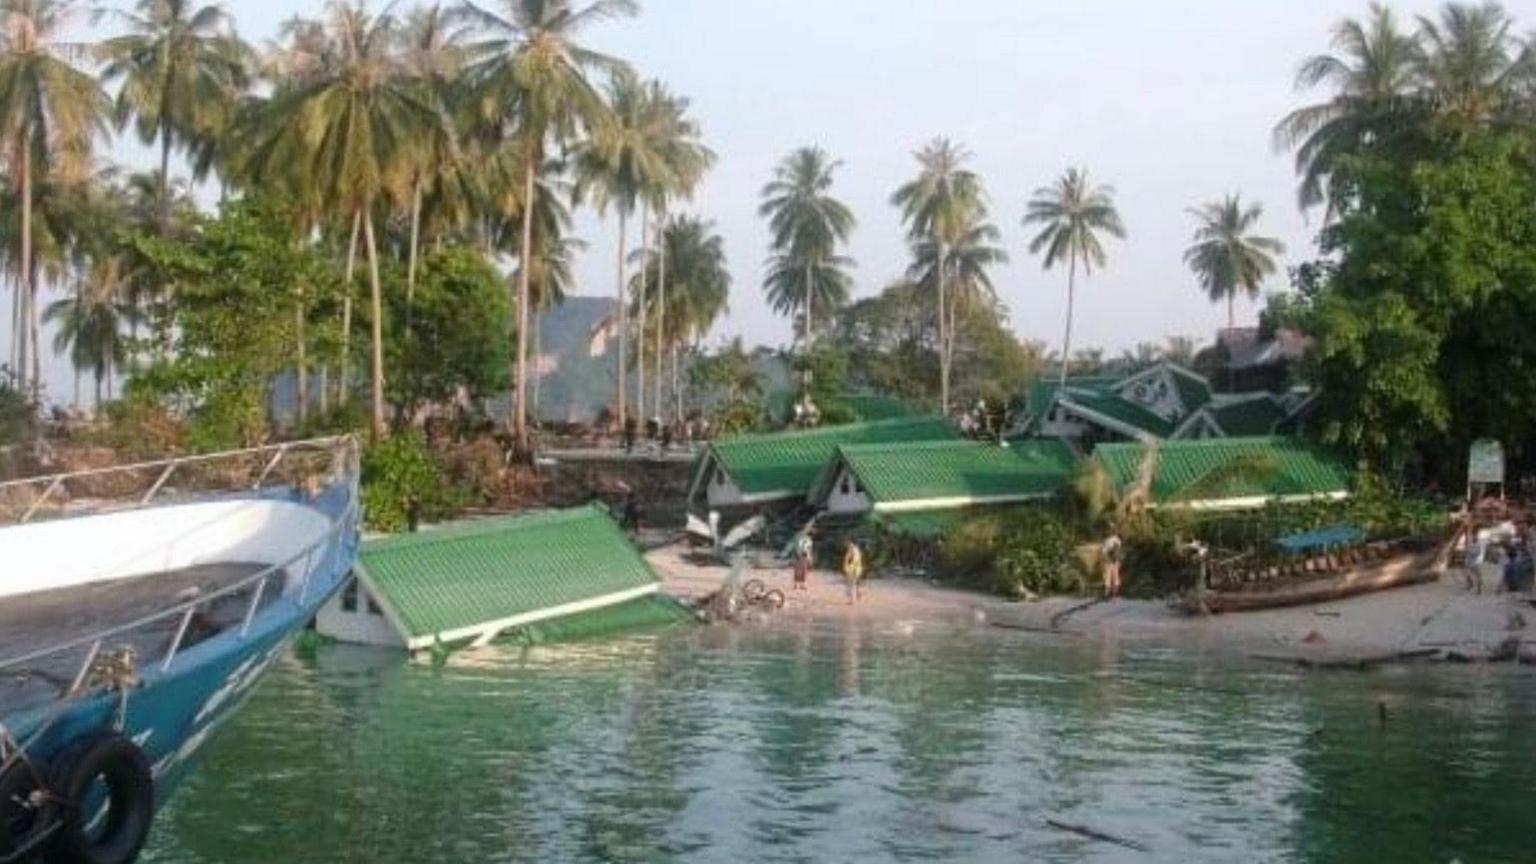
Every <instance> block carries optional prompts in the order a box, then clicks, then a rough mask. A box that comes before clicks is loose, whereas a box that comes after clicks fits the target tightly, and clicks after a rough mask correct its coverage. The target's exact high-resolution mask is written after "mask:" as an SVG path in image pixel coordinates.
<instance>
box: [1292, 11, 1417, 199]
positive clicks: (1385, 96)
mask: <svg viewBox="0 0 1536 864" xmlns="http://www.w3.org/2000/svg"><path fill="white" fill-rule="evenodd" d="M1333 48H1334V52H1335V53H1331V54H1318V55H1316V56H1313V57H1309V58H1308V59H1307V60H1306V61H1305V62H1303V63H1302V64H1301V68H1300V69H1299V70H1298V71H1297V73H1296V87H1297V89H1301V90H1310V89H1312V88H1315V87H1319V86H1328V87H1330V88H1332V90H1333V94H1332V95H1331V96H1330V97H1329V98H1328V99H1327V100H1326V101H1323V102H1320V103H1317V104H1315V105H1308V106H1305V107H1303V108H1298V109H1296V110H1295V111H1292V112H1291V113H1289V114H1287V115H1286V116H1285V117H1284V119H1282V120H1281V121H1280V123H1279V124H1278V125H1277V126H1276V127H1275V132H1274V140H1275V146H1276V148H1277V149H1282V150H1292V149H1294V150H1295V151H1296V172H1297V173H1298V174H1300V175H1301V178H1302V181H1301V189H1300V191H1299V193H1298V198H1299V200H1300V202H1301V206H1302V208H1304V209H1305V208H1307V207H1311V206H1313V205H1315V204H1318V203H1321V202H1322V201H1323V200H1325V199H1326V198H1327V185H1328V180H1329V178H1330V177H1331V176H1332V174H1333V170H1334V167H1335V166H1336V165H1338V163H1339V160H1341V159H1344V158H1347V157H1349V156H1351V155H1355V154H1358V153H1360V152H1361V151H1363V150H1364V149H1365V148H1366V147H1368V146H1369V145H1370V143H1371V142H1372V141H1374V140H1377V139H1379V137H1380V135H1381V134H1382V133H1383V132H1384V131H1386V130H1387V129H1388V128H1389V126H1390V125H1391V124H1393V123H1395V122H1398V121H1399V120H1400V119H1401V118H1403V117H1404V116H1405V115H1408V114H1411V113H1412V112H1414V111H1416V110H1417V107H1418V105H1417V99H1416V97H1415V92H1416V88H1417V76H1418V71H1419V69H1420V68H1421V67H1422V65H1423V51H1422V50H1421V48H1420V45H1419V43H1418V41H1417V40H1416V39H1415V38H1414V37H1413V36H1412V35H1411V34H1409V33H1406V32H1404V31H1403V30H1402V29H1401V27H1399V25H1398V22H1397V18H1396V16H1395V15H1393V14H1392V10H1391V9H1390V8H1388V7H1387V6H1384V5H1382V4H1380V3H1372V4H1371V13H1370V17H1369V18H1368V19H1367V20H1366V21H1364V22H1361V21H1359V20H1356V19H1354V18H1346V19H1344V20H1342V21H1340V22H1339V23H1338V24H1337V25H1335V26H1334V29H1333Z"/></svg>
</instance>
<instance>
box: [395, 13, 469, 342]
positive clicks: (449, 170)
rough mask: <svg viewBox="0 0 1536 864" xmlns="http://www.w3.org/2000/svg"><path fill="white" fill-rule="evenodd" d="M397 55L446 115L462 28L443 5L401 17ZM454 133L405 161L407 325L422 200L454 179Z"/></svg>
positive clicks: (426, 98) (459, 62)
mask: <svg viewBox="0 0 1536 864" xmlns="http://www.w3.org/2000/svg"><path fill="white" fill-rule="evenodd" d="M397 35H398V37H399V39H400V57H401V63H402V64H403V69H404V73H405V75H406V76H407V77H408V78H409V79H410V80H411V81H413V82H415V83H416V85H417V86H418V87H419V88H420V94H419V98H420V99H421V101H423V102H425V103H427V104H433V105H436V106H438V107H439V109H440V110H442V111H443V112H444V114H445V116H446V115H449V114H451V110H450V105H449V103H450V101H451V89H452V84H453V82H454V81H455V80H456V79H457V78H458V76H459V75H460V73H461V72H462V71H463V68H464V62H465V51H464V46H463V42H462V31H460V30H458V29H457V28H455V27H454V25H453V22H452V15H451V14H450V13H449V12H448V10H445V9H444V8H443V7H442V5H440V4H434V5H432V6H424V7H416V8H414V9H412V10H411V11H410V12H409V13H408V14H407V16H406V19H405V23H404V25H403V26H402V27H401V28H400V30H399V32H398V34H397ZM455 141H456V139H455V137H454V136H433V137H429V138H427V139H424V140H423V141H420V142H418V143H419V144H420V145H421V146H419V147H418V148H417V152H416V153H415V154H414V156H415V158H414V159H409V160H407V165H406V171H407V173H408V175H409V179H408V182H409V186H410V196H411V201H410V211H411V212H410V222H411V227H410V240H409V246H410V248H409V251H408V253H407V263H406V271H405V273H406V275H405V308H406V313H407V315H406V317H407V323H408V324H409V318H410V314H409V313H410V308H411V303H412V302H413V300H414V299H415V296H416V269H417V262H418V260H419V258H420V254H421V220H422V207H423V203H424V201H423V199H424V198H425V196H426V193H427V191H428V188H429V187H431V186H433V185H435V184H436V183H437V182H442V181H450V180H451V179H452V178H453V172H454V168H455V163H456V162H457V160H458V153H457V147H455V146H454V145H455Z"/></svg>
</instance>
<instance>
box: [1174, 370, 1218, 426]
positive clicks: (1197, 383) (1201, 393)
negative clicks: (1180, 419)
mask: <svg viewBox="0 0 1536 864" xmlns="http://www.w3.org/2000/svg"><path fill="white" fill-rule="evenodd" d="M1165 368H1166V369H1167V370H1168V375H1169V377H1170V378H1172V379H1173V386H1175V387H1177V388H1179V401H1181V402H1183V403H1184V413H1185V414H1186V415H1189V414H1193V413H1195V412H1196V411H1199V410H1200V409H1201V408H1204V407H1205V405H1206V403H1208V402H1210V401H1211V385H1210V383H1209V382H1207V381H1206V380H1205V378H1203V377H1202V376H1200V375H1197V374H1195V373H1194V372H1191V371H1189V370H1188V369H1185V368H1184V367H1182V366H1179V365H1177V364H1174V363H1168V364H1165Z"/></svg>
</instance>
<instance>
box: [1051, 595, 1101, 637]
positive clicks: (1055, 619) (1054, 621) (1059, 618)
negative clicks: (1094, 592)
mask: <svg viewBox="0 0 1536 864" xmlns="http://www.w3.org/2000/svg"><path fill="white" fill-rule="evenodd" d="M1109 600H1110V598H1109V597H1095V598H1093V599H1092V600H1089V601H1088V602H1086V603H1079V604H1077V605H1076V606H1068V607H1067V608H1066V609H1063V610H1061V611H1060V612H1057V613H1056V614H1055V615H1052V616H1051V629H1052V630H1055V629H1056V628H1057V627H1060V626H1061V622H1063V621H1065V620H1067V619H1068V618H1070V617H1072V616H1073V615H1076V614H1077V613H1079V612H1081V611H1083V610H1084V609H1092V608H1093V607H1095V606H1097V605H1099V604H1100V603H1108V602H1109Z"/></svg>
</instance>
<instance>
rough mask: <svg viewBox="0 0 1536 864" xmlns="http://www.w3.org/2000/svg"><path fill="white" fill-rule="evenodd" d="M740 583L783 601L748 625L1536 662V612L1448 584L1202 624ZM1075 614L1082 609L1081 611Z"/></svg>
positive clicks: (773, 575) (1132, 613)
mask: <svg viewBox="0 0 1536 864" xmlns="http://www.w3.org/2000/svg"><path fill="white" fill-rule="evenodd" d="M647 557H648V559H649V560H650V562H651V564H652V565H653V566H654V567H655V568H656V569H657V571H658V572H660V573H661V574H662V575H663V578H664V585H663V590H665V591H666V592H668V593H669V594H672V595H673V596H676V597H679V598H682V599H685V600H692V599H697V598H700V597H703V596H705V595H707V594H709V593H711V592H713V591H715V590H716V589H718V588H719V587H720V586H721V585H722V584H723V583H724V581H725V579H726V576H727V575H728V570H727V568H726V567H724V566H723V565H714V564H700V563H696V562H695V561H693V560H690V559H689V558H688V557H687V556H685V555H684V550H683V549H682V547H680V546H676V545H673V546H667V547H663V548H661V549H656V550H653V551H652V552H650V553H649V554H648V556H647ZM759 565H760V566H749V567H748V568H747V571H746V572H745V574H744V578H757V579H762V580H763V581H764V582H765V583H767V585H768V586H769V587H770V588H778V589H780V590H782V591H784V593H785V596H786V598H787V602H786V604H785V607H784V609H783V610H781V611H779V612H777V613H775V614H773V615H771V616H769V615H754V616H752V620H753V621H754V622H769V626H771V621H772V620H773V619H775V618H779V619H784V620H786V621H795V620H803V619H807V618H825V619H836V620H844V621H867V622H874V623H879V624H886V625H896V626H900V627H903V628H911V627H915V626H922V625H931V624H942V625H950V626H952V625H955V624H961V625H969V626H977V627H1004V628H1009V629H1015V630H1021V631H1025V632H1031V633H1038V634H1040V635H1041V637H1042V638H1067V639H1117V640H1127V639H1130V640H1142V641H1147V642H1152V643H1162V644H1168V645H1170V646H1173V647H1179V648H1185V649H1189V650H1195V651H1225V652H1231V653H1239V654H1243V655H1246V656H1248V657H1253V658H1261V659H1265V660H1274V661H1279V662H1310V663H1324V664H1326V663H1330V662H1351V661H1357V660H1361V659H1384V658H1387V657H1389V656H1393V655H1396V654H1398V653H1399V652H1407V653H1409V654H1413V653H1425V654H1427V653H1429V652H1430V651H1431V650H1434V651H1435V652H1437V653H1439V654H1444V653H1446V652H1450V653H1453V654H1456V655H1460V656H1461V657H1464V658H1466V659H1469V660H1478V659H1482V658H1485V657H1487V656H1488V655H1489V654H1492V653H1496V652H1498V651H1499V650H1500V649H1501V648H1503V647H1505V646H1506V645H1507V643H1508V641H1509V640H1510V639H1511V638H1513V639H1517V640H1519V643H1520V645H1519V650H1520V652H1521V656H1522V658H1523V659H1525V660H1527V661H1528V662H1536V607H1533V606H1532V605H1531V602H1532V598H1531V596H1530V595H1527V594H1513V595H1510V594H1498V593H1492V592H1489V591H1485V592H1484V593H1483V594H1472V593H1470V592H1468V591H1467V590H1466V589H1465V587H1464V586H1463V585H1462V583H1461V581H1460V579H1459V578H1457V577H1456V576H1455V575H1454V574H1451V575H1447V576H1445V577H1442V578H1441V579H1440V580H1438V581H1435V582H1429V583H1425V584H1422V585H1416V586H1411V587H1406V588H1397V589H1393V590H1389V591H1382V592H1377V593H1374V594H1366V595H1363V596H1359V597H1353V598H1350V599H1348V600H1339V601H1334V602H1329V603H1320V604H1314V605H1309V606H1297V607H1292V608H1288V609H1275V610H1267V611H1262V612H1243V613H1229V614H1226V615H1215V616H1208V617H1201V616H1195V615H1189V614H1186V613H1184V612H1182V611H1179V610H1175V609H1171V608H1169V607H1168V605H1167V604H1166V603H1163V602H1160V601H1152V600H1125V599H1116V600H1112V601H1108V602H1100V603H1094V604H1092V605H1087V606H1085V605H1084V604H1085V603H1086V602H1087V601H1088V600H1089V599H1091V598H1083V597H1053V598H1049V599H1045V600H1041V601H1038V602H1010V601H1006V600H1003V599H1000V598H997V597H992V596H988V595H984V594H979V593H975V592H970V591H964V590H958V589H954V588H947V587H944V586H941V585H936V584H934V583H931V582H928V581H925V580H921V579H913V578H907V577H896V576H887V575H878V574H877V576H876V577H875V578H873V579H871V580H868V581H867V582H866V583H865V588H866V590H865V591H864V594H863V597H862V598H861V599H860V600H859V602H857V603H855V604H851V605H850V604H849V603H848V602H847V598H846V594H845V590H844V587H843V583H842V579H841V577H840V576H838V575H837V574H836V573H834V572H832V571H827V570H817V571H814V572H813V573H812V575H811V577H810V584H809V589H808V590H805V591H795V590H791V586H790V582H791V578H790V571H789V568H788V566H786V565H783V564H777V563H774V562H771V561H770V560H768V558H767V556H766V555H764V556H761V557H760V559H759ZM1079 607H1081V608H1079Z"/></svg>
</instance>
